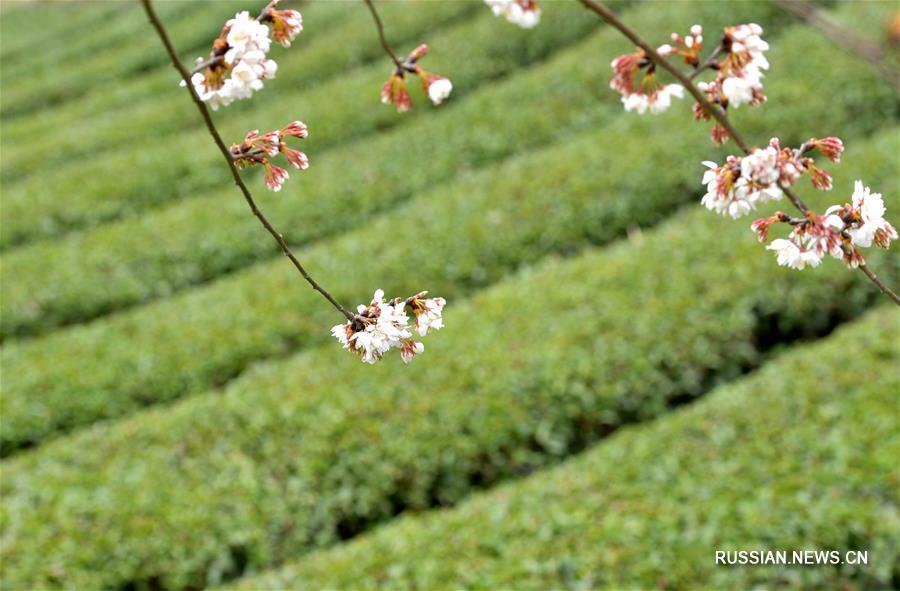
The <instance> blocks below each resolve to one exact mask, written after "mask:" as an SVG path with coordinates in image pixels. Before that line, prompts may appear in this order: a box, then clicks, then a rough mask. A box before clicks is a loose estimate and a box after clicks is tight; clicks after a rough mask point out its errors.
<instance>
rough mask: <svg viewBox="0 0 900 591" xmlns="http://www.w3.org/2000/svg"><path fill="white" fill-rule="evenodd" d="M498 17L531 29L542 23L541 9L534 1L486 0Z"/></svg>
mask: <svg viewBox="0 0 900 591" xmlns="http://www.w3.org/2000/svg"><path fill="white" fill-rule="evenodd" d="M484 3H485V4H487V5H488V6H490V7H491V10H492V11H493V12H494V14H495V15H496V16H502V17H504V18H506V20H507V21H509V22H511V23H512V24H514V25H518V26H520V27H522V28H523V29H531V28H534V27H536V26H537V25H538V23H539V22H540V21H541V9H540V7H538V5H537V3H536V2H534V0H484Z"/></svg>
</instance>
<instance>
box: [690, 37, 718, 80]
mask: <svg viewBox="0 0 900 591" xmlns="http://www.w3.org/2000/svg"><path fill="white" fill-rule="evenodd" d="M722 51H724V48H723V47H722V44H721V43H720V44H719V46H718V47H716V48H715V50H714V51H713V52H712V53H711V54H709V56H707V58H706V59H705V60H703V62H701V63H700V64H699V65H698V66H697V67H696V68H694V70H693V71H692V72H691V73H690V74H688V77H687V79H688V80H691V81H693V80H694V78H696V77H697V76H699V75H700V74H702V73H703V72H704V71H705V70H707V69H709V68H711V67H712V66H713V64H715V63H716V59H717V58H718V57H719V55H721V53H722Z"/></svg>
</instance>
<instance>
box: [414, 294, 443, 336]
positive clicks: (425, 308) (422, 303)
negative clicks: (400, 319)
mask: <svg viewBox="0 0 900 591" xmlns="http://www.w3.org/2000/svg"><path fill="white" fill-rule="evenodd" d="M446 304H447V300H445V299H444V298H428V299H425V300H417V301H416V302H415V303H414V304H413V307H414V310H415V314H416V322H415V324H416V332H418V333H419V336H423V337H424V336H425V335H426V334H428V331H429V330H440V329H442V328H443V327H444V319H443V310H444V306H445V305H446Z"/></svg>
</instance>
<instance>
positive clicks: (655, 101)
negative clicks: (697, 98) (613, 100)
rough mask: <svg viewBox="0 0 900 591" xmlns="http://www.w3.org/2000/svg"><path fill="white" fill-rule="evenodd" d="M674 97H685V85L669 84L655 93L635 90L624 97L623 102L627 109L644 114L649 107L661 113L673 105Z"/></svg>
mask: <svg viewBox="0 0 900 591" xmlns="http://www.w3.org/2000/svg"><path fill="white" fill-rule="evenodd" d="M672 97H675V98H679V99H680V98H683V97H684V87H683V86H681V85H680V84H668V85H666V86H663V87H661V88H660V89H659V90H657V91H656V92H655V93H653V94H643V93H639V92H635V93H633V94H630V95H628V96H623V97H622V104H623V105H624V106H625V110H626V111H637V112H638V114H640V115H643V114H644V113H646V112H647V110H648V109H649V110H650V112H651V113H653V114H659V113H662V112H664V111H666V110H667V109H668V108H669V107H671V106H672Z"/></svg>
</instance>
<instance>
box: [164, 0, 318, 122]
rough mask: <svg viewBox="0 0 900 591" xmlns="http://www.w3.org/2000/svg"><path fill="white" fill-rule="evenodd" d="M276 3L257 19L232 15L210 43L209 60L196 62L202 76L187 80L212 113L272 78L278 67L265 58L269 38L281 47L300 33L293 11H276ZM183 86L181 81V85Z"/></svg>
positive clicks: (243, 14)
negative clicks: (203, 67) (200, 67)
mask: <svg viewBox="0 0 900 591" xmlns="http://www.w3.org/2000/svg"><path fill="white" fill-rule="evenodd" d="M278 1H279V0H273V1H272V2H270V3H269V5H268V6H266V8H265V9H263V11H262V13H261V14H260V16H259V18H252V17H251V16H250V13H249V12H247V11H243V12H239V13H237V14H235V16H234V18H233V19H230V20H228V21H227V22H226V23H225V26H224V27H223V28H222V33H221V34H220V35H219V37H218V38H217V39H216V40H215V42H213V49H212V53H211V54H210V59H209V60H207V61H206V62H204V61H203V60H202V58H197V64H198V67H199V66H202V65H204V64H206V68H205V69H204V70H203V71H202V72H196V73H194V75H193V76H192V77H191V84H192V85H193V87H194V90H195V91H196V93H197V95H198V96H199V97H200V100H202V101H204V102H206V103H208V104H209V106H210V107H211V108H212V109H213V110H216V109H218V108H219V106H227V105H229V104H231V103H232V102H234V101H236V100H241V99H246V98H250V97H251V96H252V95H253V93H254V92H255V91H258V90H261V89H262V88H263V81H264V80H268V79H270V78H274V77H275V73H276V72H277V71H278V64H277V63H275V60H272V59H269V58H268V53H269V48H270V46H271V39H270V38H269V33H270V27H269V26H267V25H266V24H264V23H269V24H271V33H272V38H274V39H275V41H276V42H278V43H281V44H282V45H283V46H284V47H290V45H291V41H293V40H294V38H295V37H296V36H297V34H298V33H300V31H301V30H303V19H302V17H301V16H300V13H299V12H297V11H296V10H276V9H275V6H276V5H277V4H278ZM181 84H182V86H184V81H182V82H181Z"/></svg>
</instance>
